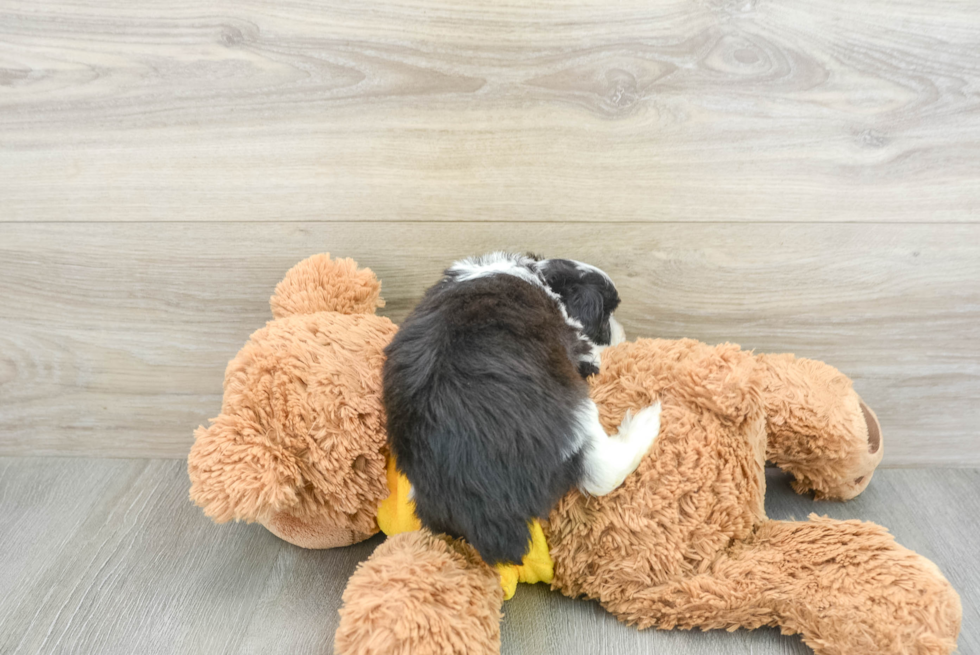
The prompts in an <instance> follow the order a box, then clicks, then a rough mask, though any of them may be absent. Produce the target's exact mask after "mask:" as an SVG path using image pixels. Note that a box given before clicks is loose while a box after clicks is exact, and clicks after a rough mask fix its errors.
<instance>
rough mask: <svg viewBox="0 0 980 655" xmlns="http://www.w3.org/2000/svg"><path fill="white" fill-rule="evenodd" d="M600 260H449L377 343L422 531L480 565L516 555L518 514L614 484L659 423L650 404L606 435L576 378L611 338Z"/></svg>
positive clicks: (610, 303) (524, 530)
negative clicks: (458, 541)
mask: <svg viewBox="0 0 980 655" xmlns="http://www.w3.org/2000/svg"><path fill="white" fill-rule="evenodd" d="M618 304H619V294H618V293H617V291H616V287H615V286H614V285H613V283H612V281H611V280H610V279H609V276H608V275H606V274H605V273H603V272H602V271H601V270H599V269H597V268H595V267H593V266H589V265H587V264H582V263H580V262H575V261H572V260H567V259H544V260H541V259H538V258H536V257H533V256H523V255H513V254H508V253H493V254H490V255H485V256H483V257H477V258H470V259H465V260H462V261H459V262H456V263H455V264H453V265H452V266H451V267H450V268H449V269H447V270H446V271H445V274H444V276H443V278H442V279H441V280H440V281H439V282H438V283H437V284H436V285H435V286H433V287H432V288H430V289H429V290H428V291H427V292H426V294H425V296H424V297H423V299H422V301H421V302H420V303H419V305H418V306H417V307H416V308H415V309H414V311H413V312H412V313H411V315H410V316H409V317H408V318H407V319H406V320H405V322H404V323H403V324H402V326H401V328H399V330H398V332H397V334H396V335H395V338H394V339H393V340H392V342H391V343H390V344H389V346H388V347H387V349H386V350H385V354H386V356H387V360H386V362H385V365H384V404H385V410H386V412H387V417H388V442H389V445H390V447H391V450H392V453H393V454H394V456H395V460H396V462H397V463H398V468H399V469H400V470H401V471H402V472H403V473H404V474H405V475H406V477H407V478H408V480H409V482H411V484H412V492H413V497H414V501H415V510H416V513H417V515H418V517H419V520H420V521H421V522H422V524H423V525H424V526H425V527H427V528H429V529H430V530H432V531H434V532H443V533H446V534H449V535H451V536H453V537H463V538H465V539H466V540H467V541H468V542H469V543H470V544H472V545H473V546H474V547H475V548H476V549H477V551H479V553H480V555H481V556H482V557H483V559H484V560H485V561H486V562H488V563H491V564H493V563H497V562H519V561H520V560H521V558H522V557H523V556H524V555H525V553H526V551H527V548H528V543H529V539H530V532H529V527H528V524H529V522H530V521H531V520H532V519H534V518H538V517H544V516H546V515H547V514H548V512H549V511H550V510H551V509H552V507H553V506H554V504H555V503H556V502H557V501H558V499H559V498H560V497H561V496H562V495H564V494H565V493H566V492H567V491H568V490H569V489H571V488H572V487H574V486H577V487H578V488H579V489H581V490H582V491H584V492H586V493H589V494H592V495H596V496H601V495H604V494H607V493H609V492H611V491H612V490H613V489H615V488H617V487H618V486H619V485H620V484H622V482H623V480H624V479H625V478H626V476H627V475H629V474H630V473H631V472H632V471H633V470H634V469H635V468H636V467H637V466H638V465H639V462H640V459H641V458H642V456H643V455H644V453H646V452H647V450H648V449H649V448H650V446H651V444H652V443H653V440H654V438H655V437H656V436H657V433H658V432H659V430H660V405H659V402H658V403H656V404H655V405H653V406H651V407H648V408H645V409H643V410H642V411H640V412H638V413H637V414H636V416H633V417H630V416H629V415H627V417H626V420H624V421H623V424H622V425H621V426H620V428H619V432H618V434H616V435H614V436H612V437H610V436H607V435H606V433H605V431H604V430H603V429H602V426H601V425H600V424H599V412H598V409H597V408H596V406H595V403H593V402H592V400H591V399H589V386H588V383H587V382H586V381H585V379H584V378H585V377H587V376H588V375H591V374H593V373H596V372H597V371H598V368H597V367H598V365H599V357H600V353H601V350H602V349H603V348H604V347H607V346H609V345H611V344H615V343H619V342H620V341H622V340H623V338H624V336H623V330H622V328H621V327H620V326H619V324H618V323H617V322H616V320H615V319H614V318H613V316H612V312H613V310H614V309H616V307H617V305H618Z"/></svg>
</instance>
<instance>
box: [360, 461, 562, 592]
mask: <svg viewBox="0 0 980 655" xmlns="http://www.w3.org/2000/svg"><path fill="white" fill-rule="evenodd" d="M386 475H387V478H388V491H389V492H390V493H389V495H388V497H387V498H385V499H384V500H383V501H381V505H380V506H379V507H378V527H379V528H381V531H382V532H384V533H385V534H386V535H388V536H389V537H390V536H392V535H396V534H399V533H402V532H414V531H415V530H418V529H420V528H421V527H422V524H421V523H420V522H419V520H418V518H416V516H415V503H413V502H412V501H410V500H409V499H408V492H409V491H410V490H411V488H412V485H411V484H409V482H408V478H406V477H405V476H404V475H402V474H401V473H399V472H398V468H397V467H396V466H395V458H394V457H391V456H389V457H388V470H387V473H386ZM529 527H530V528H531V541H530V543H529V548H528V551H527V555H525V556H524V559H522V560H521V563H520V564H498V565H497V573H498V574H499V575H500V586H501V587H502V588H503V590H504V600H509V599H511V598H512V597H513V596H514V592H515V591H517V583H518V582H525V583H527V584H534V583H535V582H548V583H550V582H551V581H552V580H553V579H554V577H555V565H554V562H552V561H551V554H550V553H549V552H548V540H547V539H545V537H544V530H543V529H542V528H541V523H540V522H539V521H538V520H537V519H534V520H533V521H532V522H531V523H530V524H529Z"/></svg>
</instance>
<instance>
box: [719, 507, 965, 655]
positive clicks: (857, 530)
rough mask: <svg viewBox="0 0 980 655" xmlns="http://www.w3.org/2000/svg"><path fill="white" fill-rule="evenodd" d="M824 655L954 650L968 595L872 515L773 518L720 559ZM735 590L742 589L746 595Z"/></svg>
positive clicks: (731, 576) (786, 627)
mask: <svg viewBox="0 0 980 655" xmlns="http://www.w3.org/2000/svg"><path fill="white" fill-rule="evenodd" d="M713 572H714V573H715V575H720V576H721V577H723V578H725V579H726V580H727V581H729V582H731V583H732V584H733V585H734V588H735V589H741V590H742V593H745V594H747V596H741V597H754V598H755V602H757V603H758V604H759V605H761V606H763V607H767V609H769V610H771V611H772V612H773V614H774V616H775V617H776V619H777V623H778V625H779V626H780V627H781V628H782V630H783V632H784V633H799V634H800V635H801V636H802V637H803V641H804V642H805V643H806V644H808V645H809V646H810V647H811V648H813V650H814V652H815V653H816V654H817V655H851V654H853V653H881V654H882V655H885V654H887V655H947V654H948V653H951V652H953V650H955V648H956V638H957V636H958V634H959V629H960V620H961V616H962V608H961V605H960V598H959V595H957V593H956V591H954V590H953V588H952V587H951V586H950V584H949V582H947V581H946V578H944V577H943V574H942V573H941V572H940V571H939V568H938V567H937V566H936V565H935V564H933V563H932V562H931V561H929V560H928V559H926V558H925V557H922V556H921V555H918V554H917V553H914V552H912V551H910V550H908V549H907V548H903V547H902V546H900V545H898V544H897V543H895V540H894V538H893V537H892V536H891V535H890V534H889V533H888V531H887V530H886V529H885V528H883V527H881V526H879V525H875V524H873V523H865V522H861V521H837V520H834V519H828V518H820V517H817V516H816V515H811V516H810V520H809V521H806V522H784V521H770V522H767V523H765V524H763V525H762V526H761V527H760V528H759V530H757V532H756V534H755V535H754V536H753V538H752V539H750V540H747V541H746V542H744V543H742V544H739V545H738V546H736V548H735V549H733V551H732V553H731V554H730V559H729V560H728V561H726V562H720V563H719V564H718V566H716V567H715V569H714V571H713ZM739 597H740V596H734V597H733V598H739Z"/></svg>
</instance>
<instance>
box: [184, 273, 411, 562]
mask: <svg viewBox="0 0 980 655" xmlns="http://www.w3.org/2000/svg"><path fill="white" fill-rule="evenodd" d="M379 292H380V284H379V283H378V281H377V278H376V277H375V276H374V274H373V273H372V272H371V271H370V270H369V269H358V268H357V265H356V264H355V263H354V262H353V261H352V260H350V259H340V260H332V259H330V257H329V255H323V256H318V257H311V258H310V259H307V260H304V261H303V262H301V263H300V264H297V265H296V266H295V267H293V269H292V270H290V271H289V273H287V274H286V278H285V279H284V280H283V281H282V282H280V283H279V286H278V287H276V295H274V296H273V297H272V299H271V305H272V309H273V314H274V315H275V316H276V317H277V318H276V319H275V320H273V321H270V322H269V323H268V324H267V325H266V326H265V327H264V328H262V329H260V330H258V331H256V332H255V333H254V334H253V335H252V336H251V337H250V338H249V342H248V343H247V344H246V345H245V347H244V348H242V350H241V351H239V353H238V355H236V356H235V358H234V359H233V360H231V362H229V364H228V368H227V370H226V371H225V394H224V401H223V402H222V407H221V414H220V415H219V416H218V417H217V418H215V419H213V420H212V421H211V425H210V426H209V427H207V428H204V427H201V428H198V430H197V431H196V432H195V434H194V436H195V443H194V446H193V447H192V449H191V453H190V456H189V457H188V472H189V474H190V479H191V491H190V495H191V499H192V500H193V501H194V502H195V503H197V504H198V505H200V506H201V507H202V508H203V509H204V512H205V514H207V515H208V516H210V517H212V518H213V519H214V520H215V521H218V522H225V521H228V520H231V519H235V520H245V521H259V522H261V523H262V524H264V525H265V526H266V527H267V528H268V529H269V530H271V531H272V532H273V533H275V534H277V535H279V536H280V537H282V538H284V539H287V540H288V541H291V542H293V543H296V544H299V545H302V546H305V547H308V548H331V547H335V546H345V545H349V544H352V543H356V542H358V541H362V540H364V539H366V538H368V537H370V536H371V535H373V534H374V533H376V532H377V531H378V526H377V522H376V521H375V513H376V510H377V505H378V503H379V502H381V500H383V499H384V498H385V497H386V496H387V495H388V488H387V485H386V484H385V466H386V464H387V451H386V445H385V430H384V409H383V407H382V404H381V366H382V363H383V361H384V354H383V352H382V351H383V349H384V347H385V345H387V344H388V342H389V341H390V340H391V337H392V336H393V335H394V333H395V331H396V329H397V328H396V327H395V325H394V324H393V323H392V322H391V321H389V320H388V319H387V318H382V317H379V316H374V315H373V312H374V309H375V308H376V307H380V306H383V305H384V301H383V300H381V297H380V295H379Z"/></svg>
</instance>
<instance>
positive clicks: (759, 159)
mask: <svg viewBox="0 0 980 655" xmlns="http://www.w3.org/2000/svg"><path fill="white" fill-rule="evenodd" d="M978 174H980V12H978V11H977V10H976V6H975V3H973V2H969V1H962V0H937V1H936V2H931V3H929V5H928V8H925V7H924V5H923V4H922V3H921V2H917V1H915V0H900V1H897V2H885V1H884V0H873V1H869V2H861V3H849V2H844V1H843V0H793V1H789V2H778V3H776V2H769V1H766V0H739V1H735V0H706V1H702V0H669V1H667V2H657V3H650V2H646V1H643V0H627V1H625V2H617V3H616V4H615V6H610V5H609V3H606V2H598V1H595V0H587V1H585V0H579V1H576V2H557V1H553V0H550V1H541V2H516V1H515V2H506V3H500V2H496V1H491V0H481V1H480V2H470V3H465V4H460V3H452V2H444V1H443V0H414V1H405V2H401V1H400V2H380V1H372V0H366V1H363V2H356V3H350V2H345V1H341V0H328V1H325V2H316V3H313V2H307V1H305V0H285V1H283V2H274V3H273V2H263V1H259V0H251V1H240V0H235V1H234V2H232V1H230V0H218V1H217V2H213V3H209V4H208V7H207V10H206V11H203V10H202V9H201V6H200V3H197V2H189V1H187V0H178V1H176V2H168V3H159V2H148V1H146V0H143V1H140V2H130V1H129V0H127V1H125V2H123V1H121V0H110V1H107V2H95V1H94V0H79V1H72V2H69V1H68V0H52V1H50V2H44V3H38V2H37V1H36V0H2V2H0V220H2V221H24V222H35V221H93V220H97V221H147V220H152V221H202V220H206V221H270V220H274V221H306V220H324V221H346V220H357V221H389V220H426V221H458V220H466V221H511V222H518V223H523V222H530V221H552V220H564V221H596V222H604V221H610V220H619V221H644V222H645V221H716V222H717V221H753V222H758V221H802V222H808V221H820V222H842V221H850V222H854V221H872V222H875V221H876V222H954V221H955V222H976V221H977V218H978V215H977V207H978V203H980V185H978V183H977V179H978Z"/></svg>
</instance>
